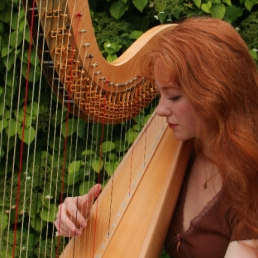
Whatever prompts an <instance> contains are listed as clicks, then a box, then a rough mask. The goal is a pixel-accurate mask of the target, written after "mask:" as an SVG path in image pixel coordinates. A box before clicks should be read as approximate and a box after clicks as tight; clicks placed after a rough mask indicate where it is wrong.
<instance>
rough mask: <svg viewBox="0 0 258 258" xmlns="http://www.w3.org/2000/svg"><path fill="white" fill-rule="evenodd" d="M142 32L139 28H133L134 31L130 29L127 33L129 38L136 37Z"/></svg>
mask: <svg viewBox="0 0 258 258" xmlns="http://www.w3.org/2000/svg"><path fill="white" fill-rule="evenodd" d="M142 34H143V32H142V31H140V30H134V31H132V32H131V33H130V35H129V39H134V40H135V39H138V38H139V37H140V36H141V35H142Z"/></svg>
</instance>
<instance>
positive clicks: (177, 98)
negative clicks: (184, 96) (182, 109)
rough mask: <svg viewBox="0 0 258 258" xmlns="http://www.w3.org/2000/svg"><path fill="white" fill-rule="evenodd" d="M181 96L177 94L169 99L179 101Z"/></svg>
mask: <svg viewBox="0 0 258 258" xmlns="http://www.w3.org/2000/svg"><path fill="white" fill-rule="evenodd" d="M180 98H181V96H176V97H172V98H169V100H172V101H177V100H179V99H180Z"/></svg>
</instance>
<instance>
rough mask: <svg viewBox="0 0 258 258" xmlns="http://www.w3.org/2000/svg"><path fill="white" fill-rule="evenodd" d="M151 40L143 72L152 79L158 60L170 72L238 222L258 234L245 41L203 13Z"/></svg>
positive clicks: (256, 104)
mask: <svg viewBox="0 0 258 258" xmlns="http://www.w3.org/2000/svg"><path fill="white" fill-rule="evenodd" d="M155 45H156V47H155V48H154V49H153V50H152V51H151V52H149V54H148V55H146V56H145V60H144V61H143V62H142V71H143V74H144V75H145V76H146V77H148V78H149V79H152V80H154V64H155V61H156V60H157V59H159V60H161V61H162V64H163V65H164V67H166V69H168V70H169V71H170V72H171V74H172V75H173V76H174V78H175V81H176V82H177V83H178V85H179V86H180V87H181V88H182V91H183V92H184V94H185V96H186V97H187V98H188V99H189V101H190V102H191V104H192V105H193V107H194V109H195V111H196V114H197V116H198V118H199V119H200V125H199V126H198V127H199V128H197V130H198V135H197V137H196V139H195V149H196V151H198V152H202V154H203V155H205V156H206V157H207V158H208V159H210V160H211V161H213V162H214V163H216V165H217V166H218V168H219V170H220V173H221V176H222V179H223V188H224V189H225V190H226V193H227V195H228V197H229V198H230V200H232V202H230V205H232V206H233V207H234V208H235V209H236V210H237V211H238V212H239V214H240V215H241V217H242V222H241V223H242V224H241V226H242V227H246V226H248V227H250V228H252V229H253V230H255V231H257V236H258V72H257V67H256V64H255V62H254V60H253V59H252V57H251V56H250V54H249V50H248V47H247V45H246V44H245V42H244V41H243V39H242V38H241V37H240V35H239V33H238V32H237V31H236V30H235V29H234V28H233V27H232V26H231V25H230V24H228V23H227V22H225V21H222V20H219V19H214V18H207V17H206V18H204V17H199V18H190V19H187V20H185V21H183V22H181V23H180V24H178V25H177V26H176V27H173V28H172V29H171V30H170V31H166V32H164V34H163V35H162V36H160V37H159V39H158V40H157V42H156V44H155ZM211 136H212V137H211ZM207 137H209V139H210V137H211V138H212V139H211V145H210V148H211V149H210V152H209V153H203V148H202V147H203V143H204V142H205V141H206V140H207V139H208V138H207Z"/></svg>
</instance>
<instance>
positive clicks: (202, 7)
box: [201, 1, 212, 13]
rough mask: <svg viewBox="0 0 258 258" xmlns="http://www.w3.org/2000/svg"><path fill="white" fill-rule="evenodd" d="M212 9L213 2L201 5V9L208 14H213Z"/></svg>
mask: <svg viewBox="0 0 258 258" xmlns="http://www.w3.org/2000/svg"><path fill="white" fill-rule="evenodd" d="M211 7H212V2H211V1H209V2H207V3H204V4H202V5H201V9H202V10H203V11H204V12H206V13H210V12H211V11H210V9H211Z"/></svg>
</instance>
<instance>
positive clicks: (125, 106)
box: [36, 0, 175, 124]
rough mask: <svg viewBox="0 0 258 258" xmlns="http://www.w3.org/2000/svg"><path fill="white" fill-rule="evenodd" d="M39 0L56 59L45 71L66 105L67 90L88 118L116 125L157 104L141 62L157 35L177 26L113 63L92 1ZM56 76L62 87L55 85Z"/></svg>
mask: <svg viewBox="0 0 258 258" xmlns="http://www.w3.org/2000/svg"><path fill="white" fill-rule="evenodd" d="M36 2H37V6H38V10H39V17H40V21H41V25H42V28H43V33H44V37H45V40H46V43H47V44H46V45H47V49H48V50H47V51H49V53H50V56H51V59H52V61H53V62H51V67H49V65H48V62H46V60H43V63H44V64H45V65H44V68H45V71H46V74H48V81H49V82H50V85H51V86H52V88H53V89H54V92H56V94H57V95H58V96H59V99H60V100H61V102H63V103H65V102H66V101H65V96H64V94H63V92H64V89H65V91H66V95H68V97H67V98H68V99H69V101H70V102H72V104H73V105H75V107H76V109H75V110H78V114H79V115H82V117H83V118H85V119H87V120H91V121H97V122H102V123H111V124H113V123H121V122H124V121H126V120H128V119H131V118H132V117H133V116H135V115H136V114H138V113H139V112H140V111H141V110H142V109H143V108H144V107H145V106H146V105H148V104H149V103H150V102H151V101H152V100H153V98H154V97H155V96H156V90H155V86H154V85H153V84H152V83H151V82H148V81H146V80H145V79H144V78H143V77H142V76H141V75H140V62H141V59H142V58H143V56H144V55H145V54H146V53H147V52H148V51H149V49H151V48H153V47H154V42H155V40H154V39H155V37H156V36H157V35H158V34H159V33H160V32H161V31H165V30H167V29H171V27H173V26H175V25H160V26H157V27H155V28H153V29H151V30H149V31H148V32H146V33H145V34H143V35H142V36H141V37H140V38H139V39H138V40H137V41H136V42H135V43H134V44H132V45H131V47H130V48H129V49H128V50H127V51H126V52H125V53H124V54H123V55H121V56H120V57H119V58H118V59H117V60H115V61H114V62H113V63H108V62H107V61H106V60H105V59H104V58H103V56H102V54H101V52H100V51H99V47H98V45H97V42H96V38H95V35H94V30H93V26H92V22H91V18H90V11H89V5H88V1H81V0H80V1H71V0H68V1H67V2H66V1H62V3H61V4H60V1H57V0H53V1H49V0H43V1H39V0H37V1H36ZM44 51H45V52H44ZM45 53H46V49H44V50H43V53H41V54H40V56H41V57H43V59H44V57H45V56H46V54H45ZM52 67H53V68H52ZM49 68H52V69H53V72H52V73H49ZM56 73H57V74H58V78H60V80H61V84H59V82H55V78H54V76H55V74H56ZM49 74H50V75H49Z"/></svg>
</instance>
